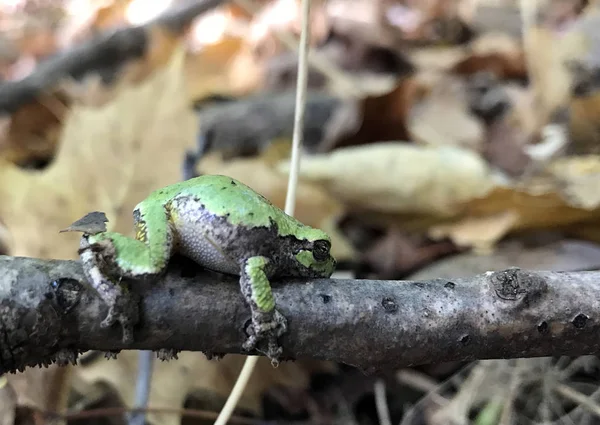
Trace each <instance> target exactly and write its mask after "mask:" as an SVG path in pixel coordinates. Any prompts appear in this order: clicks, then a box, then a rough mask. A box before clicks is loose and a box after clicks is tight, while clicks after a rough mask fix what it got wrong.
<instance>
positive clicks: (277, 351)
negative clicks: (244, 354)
mask: <svg viewBox="0 0 600 425" xmlns="http://www.w3.org/2000/svg"><path fill="white" fill-rule="evenodd" d="M286 331H287V320H286V318H285V317H284V316H283V315H282V314H281V313H280V312H279V311H277V310H272V311H271V312H269V313H263V312H256V313H253V314H252V323H251V324H250V326H249V328H248V334H249V336H248V339H247V340H246V342H245V343H244V345H243V347H242V348H243V349H244V350H245V351H252V350H254V349H258V348H257V347H258V345H259V343H260V342H263V341H265V342H266V343H267V350H266V351H263V350H260V349H258V350H259V351H261V352H262V353H263V354H265V355H266V356H267V357H268V358H269V359H270V360H271V362H272V363H273V364H274V365H276V364H278V363H279V361H278V359H279V357H280V356H281V354H282V353H283V348H282V347H281V346H280V345H279V342H278V339H279V337H281V336H282V335H283V334H284V333H285V332H286Z"/></svg>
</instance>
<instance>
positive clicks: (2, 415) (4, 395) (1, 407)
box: [0, 375, 17, 425]
mask: <svg viewBox="0 0 600 425" xmlns="http://www.w3.org/2000/svg"><path fill="white" fill-rule="evenodd" d="M16 409H17V394H16V392H15V389H14V388H13V386H12V385H11V383H10V382H9V381H8V376H7V375H2V376H0V425H13V424H14V423H15V416H16Z"/></svg>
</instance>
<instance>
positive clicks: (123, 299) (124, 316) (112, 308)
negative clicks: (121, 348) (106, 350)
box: [79, 236, 139, 344]
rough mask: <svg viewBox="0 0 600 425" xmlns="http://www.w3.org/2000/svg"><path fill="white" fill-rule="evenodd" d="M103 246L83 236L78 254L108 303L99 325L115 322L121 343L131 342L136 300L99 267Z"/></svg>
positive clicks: (135, 320)
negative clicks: (104, 316) (119, 331)
mask: <svg viewBox="0 0 600 425" xmlns="http://www.w3.org/2000/svg"><path fill="white" fill-rule="evenodd" d="M104 248H105V247H103V246H101V245H100V244H90V243H89V242H88V240H87V238H86V237H85V236H84V237H83V238H82V239H81V244H80V249H79V255H80V258H81V261H82V262H83V266H84V267H83V271H84V274H85V276H86V278H87V280H88V281H89V282H90V284H91V285H92V287H93V288H94V289H95V290H96V292H97V293H98V295H99V296H100V298H102V300H103V301H104V302H105V303H106V304H107V305H108V314H107V315H106V318H105V319H104V320H103V321H102V323H101V325H100V326H101V327H102V328H108V327H111V326H113V325H114V324H116V323H119V324H120V325H121V328H122V330H123V343H125V344H129V343H131V342H133V326H134V325H135V324H136V323H137V321H138V319H139V308H138V303H137V300H136V299H135V298H134V297H133V296H132V295H131V293H129V292H128V291H127V288H126V287H125V285H124V284H123V283H121V282H117V283H115V282H113V281H112V280H111V279H110V278H109V276H107V275H106V274H105V273H104V272H103V270H102V269H101V268H100V267H99V264H102V263H103V261H104V259H103V254H104V250H103V249H104Z"/></svg>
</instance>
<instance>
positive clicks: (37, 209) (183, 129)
mask: <svg viewBox="0 0 600 425" xmlns="http://www.w3.org/2000/svg"><path fill="white" fill-rule="evenodd" d="M183 59H184V52H183V51H181V50H179V51H176V53H175V54H174V55H173V57H172V60H171V63H170V64H169V66H167V67H165V68H164V69H162V70H159V71H157V72H156V73H155V75H153V76H151V77H150V78H148V79H147V80H146V81H144V82H143V83H141V84H139V85H138V86H136V87H129V88H123V87H121V89H122V91H121V93H119V95H118V97H117V99H116V100H115V101H114V102H112V103H109V104H107V105H105V106H103V107H101V108H93V107H86V106H75V107H74V108H73V109H72V110H71V112H70V113H69V114H68V117H67V119H66V120H65V124H64V127H63V130H62V137H61V138H62V142H61V149H60V151H59V153H58V155H57V157H56V160H55V161H54V162H53V163H52V165H51V166H50V167H48V168H47V169H46V170H45V171H44V172H42V173H28V172H25V171H21V170H18V169H16V168H14V167H12V166H10V165H9V164H2V165H0V217H2V219H3V221H4V222H5V224H6V227H7V228H8V229H9V231H10V232H11V233H12V234H13V235H15V237H14V241H15V243H14V246H13V252H12V254H13V255H27V256H34V257H41V258H47V257H49V256H52V257H53V258H73V257H74V256H75V255H76V251H77V249H76V247H77V242H76V240H77V236H76V235H70V234H60V235H59V234H58V230H60V229H62V228H64V227H65V226H66V225H68V224H69V223H71V222H73V221H74V220H76V219H78V218H80V217H82V216H83V215H85V214H86V213H88V212H89V211H95V210H101V211H105V212H106V213H107V215H108V217H109V220H110V222H111V225H112V227H113V229H114V230H120V231H122V232H125V233H130V232H131V228H132V218H131V211H132V209H133V207H134V206H135V205H136V203H137V202H139V201H140V200H141V199H142V198H143V197H145V196H146V195H147V194H148V193H150V192H151V191H152V190H154V189H156V188H157V187H161V186H164V185H165V184H168V183H173V182H176V181H177V180H179V163H180V161H181V158H182V157H183V154H184V152H185V149H186V148H187V147H189V146H191V145H193V143H194V140H195V135H196V129H197V120H196V116H195V114H194V113H193V111H192V110H191V109H190V107H189V104H188V101H187V98H186V94H187V89H186V86H185V81H184V74H183V66H184V64H183ZM156 158H161V166H160V167H158V168H157V167H156V166H155V161H156ZM124 164H126V165H124ZM17 236H18V237H17ZM42 241H43V243H41V242H42Z"/></svg>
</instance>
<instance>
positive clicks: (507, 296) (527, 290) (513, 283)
mask: <svg viewBox="0 0 600 425" xmlns="http://www.w3.org/2000/svg"><path fill="white" fill-rule="evenodd" d="M490 281H491V282H492V284H493V285H494V290H495V292H496V295H497V296H498V297H499V298H501V299H503V300H507V301H518V302H519V304H521V305H523V306H524V307H529V306H531V305H533V304H535V303H536V302H537V301H539V300H540V299H541V298H542V297H543V295H544V294H546V293H547V292H548V282H546V280H545V279H544V278H542V277H541V276H539V275H538V274H537V273H533V272H529V271H525V270H521V269H519V268H517V267H515V268H510V269H507V270H502V271H499V272H493V273H492V274H491V277H490Z"/></svg>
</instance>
